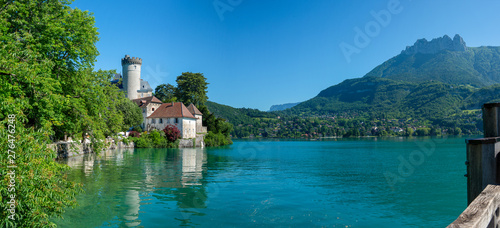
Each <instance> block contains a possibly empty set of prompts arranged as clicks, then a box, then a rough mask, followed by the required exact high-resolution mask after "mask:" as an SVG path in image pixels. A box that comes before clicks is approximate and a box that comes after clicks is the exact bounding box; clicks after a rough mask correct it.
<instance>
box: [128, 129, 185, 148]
mask: <svg viewBox="0 0 500 228" xmlns="http://www.w3.org/2000/svg"><path fill="white" fill-rule="evenodd" d="M130 139H131V140H132V141H134V143H135V147H137V148H176V147H178V146H179V141H178V140H176V141H173V142H169V141H168V140H167V139H166V138H165V136H164V133H163V131H156V130H153V131H151V132H150V133H149V134H146V133H143V134H142V135H141V137H140V138H133V137H132V138H130Z"/></svg>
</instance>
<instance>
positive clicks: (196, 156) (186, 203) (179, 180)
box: [58, 148, 207, 227]
mask: <svg viewBox="0 0 500 228" xmlns="http://www.w3.org/2000/svg"><path fill="white" fill-rule="evenodd" d="M61 162H62V163H65V164H67V165H68V166H70V167H72V168H73V169H72V171H71V172H70V173H69V174H68V176H69V178H71V179H72V180H74V181H76V182H80V183H84V189H85V193H84V194H81V195H80V196H79V197H78V202H79V204H80V205H82V204H83V205H84V207H81V206H79V207H77V208H74V209H69V210H68V212H67V213H71V214H86V216H93V218H94V219H93V221H92V222H93V224H88V223H85V222H82V224H81V226H80V227H95V226H103V225H106V226H107V225H118V226H119V227H136V226H140V225H141V208H142V207H147V206H148V205H152V204H165V203H167V202H173V203H174V205H176V208H178V210H179V220H182V221H185V223H186V224H188V223H189V219H188V217H189V216H186V214H188V215H189V214H195V213H196V208H205V207H206V199H207V194H206V187H205V186H204V181H203V179H204V176H205V175H206V171H207V153H206V150H205V149H202V148H183V149H135V150H134V149H121V150H108V151H103V152H102V153H101V154H99V155H82V156H77V157H71V158H68V159H66V160H62V161H61ZM167 204H169V203H167ZM169 205H170V204H169ZM71 217H75V215H72V216H71ZM82 220H83V218H82ZM58 224H60V225H61V226H64V225H65V223H64V221H59V223H58ZM71 224H72V227H79V226H78V225H76V226H75V221H72V223H71Z"/></svg>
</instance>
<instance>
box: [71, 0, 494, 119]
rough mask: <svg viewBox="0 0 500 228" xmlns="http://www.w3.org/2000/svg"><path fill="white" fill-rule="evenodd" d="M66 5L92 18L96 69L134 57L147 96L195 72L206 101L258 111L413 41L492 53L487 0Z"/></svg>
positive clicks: (93, 1) (124, 0) (358, 71)
mask: <svg viewBox="0 0 500 228" xmlns="http://www.w3.org/2000/svg"><path fill="white" fill-rule="evenodd" d="M216 6H217V7H216ZM72 7H73V8H75V7H76V8H79V9H82V10H88V11H91V12H93V13H94V16H95V21H96V27H98V31H99V33H100V35H99V37H100V41H99V42H98V43H97V47H98V50H99V52H100V55H99V57H98V58H97V63H96V66H95V67H96V69H104V70H109V69H116V70H117V71H118V72H121V65H120V59H121V58H123V57H124V55H125V54H128V55H131V56H134V57H140V58H142V59H143V65H142V78H143V79H145V80H147V81H149V83H150V85H151V87H153V89H154V88H155V87H156V86H157V85H159V84H161V83H170V84H173V85H175V79H176V77H177V76H179V75H180V74H181V73H182V72H186V71H190V72H201V73H203V74H204V75H205V77H206V78H207V81H208V82H209V83H210V85H209V87H208V97H209V100H211V101H214V102H217V103H221V104H225V105H230V106H233V107H238V108H240V107H247V108H257V109H260V110H264V111H265V110H268V109H269V107H270V106H271V105H273V104H283V103H291V102H300V101H305V100H308V99H310V98H313V97H314V96H316V95H317V94H318V93H319V92H320V91H321V90H323V89H326V88H327V87H329V86H332V85H335V84H337V83H340V82H342V81H343V80H345V79H349V78H357V77H362V76H363V75H365V74H366V73H367V72H369V71H370V70H371V69H373V68H374V67H376V66H377V65H379V64H381V63H383V62H384V61H385V60H387V59H389V58H391V57H393V56H395V55H397V54H399V53H400V52H401V50H403V49H404V48H405V47H406V46H408V45H412V44H413V43H414V42H415V41H416V40H417V39H420V38H426V39H428V40H431V39H433V38H436V37H442V36H443V35H449V36H450V37H452V38H453V36H454V35H455V34H460V35H461V36H462V37H463V38H464V40H465V42H466V43H467V46H469V47H477V46H500V29H499V28H500V27H499V21H500V14H499V13H498V10H499V9H500V1H493V0H488V1H465V0H456V1H430V0H429V1H423V0H418V1H417V0H399V1H397V0H383V1H359V0H349V1H347V0H345V1H333V0H332V1H330V0H315V1H305V0H304V1H298V0H190V1H188V0H162V1H129V0H120V1H112V0H106V1H97V0H75V1H74V3H73V4H72ZM374 15H375V16H374ZM377 15H378V16H377ZM356 31H361V33H359V32H356ZM360 34H361V35H360ZM360 37H361V38H360ZM363 37H364V38H365V39H362V38H363ZM356 39H357V40H356ZM341 47H344V48H345V47H349V48H348V49H342V48H341Z"/></svg>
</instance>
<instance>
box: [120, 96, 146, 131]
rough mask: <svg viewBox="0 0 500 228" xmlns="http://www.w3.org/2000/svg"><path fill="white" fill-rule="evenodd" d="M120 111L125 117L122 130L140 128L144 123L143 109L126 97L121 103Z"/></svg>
mask: <svg viewBox="0 0 500 228" xmlns="http://www.w3.org/2000/svg"><path fill="white" fill-rule="evenodd" d="M118 110H120V112H121V113H122V115H123V127H122V130H128V129H129V128H130V127H136V126H139V125H140V124H141V123H142V121H143V116H142V110H141V108H139V106H137V104H135V103H134V102H133V101H131V100H129V99H127V98H125V97H123V98H122V99H121V100H120V101H119V104H118ZM141 130H142V129H141Z"/></svg>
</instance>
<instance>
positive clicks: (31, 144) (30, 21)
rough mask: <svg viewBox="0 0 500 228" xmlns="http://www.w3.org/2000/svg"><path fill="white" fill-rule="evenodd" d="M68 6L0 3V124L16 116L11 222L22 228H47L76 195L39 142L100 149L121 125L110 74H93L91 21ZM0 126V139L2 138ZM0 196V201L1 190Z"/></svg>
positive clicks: (24, 1) (94, 34)
mask: <svg viewBox="0 0 500 228" xmlns="http://www.w3.org/2000/svg"><path fill="white" fill-rule="evenodd" d="M70 3H71V1H67V0H60V1H57V0H49V1H28V0H20V1H2V3H1V4H0V5H1V7H0V104H1V105H0V120H2V121H5V119H6V118H7V116H8V115H11V114H15V115H16V118H17V123H18V125H17V126H16V129H17V135H16V141H17V143H18V147H17V148H16V150H17V151H16V152H18V154H17V155H18V160H17V165H18V169H17V171H18V173H17V175H16V180H17V182H16V183H19V185H18V188H17V189H16V193H18V194H17V195H18V198H17V199H18V204H17V209H18V211H17V213H16V215H17V220H16V221H17V222H19V224H20V226H23V227H47V226H52V224H50V222H49V221H48V217H49V216H53V215H55V216H57V215H60V214H61V213H62V211H63V208H64V207H65V206H68V205H73V204H74V196H75V193H76V191H77V190H78V187H77V186H76V185H75V184H74V183H72V182H70V181H68V180H67V179H66V177H65V176H64V175H63V173H64V172H63V171H64V170H65V169H66V168H65V166H62V165H58V164H57V163H55V162H54V161H53V159H54V152H53V151H51V150H49V149H47V147H46V144H48V143H50V141H55V140H58V139H62V138H63V137H64V136H65V135H67V136H72V137H73V138H80V137H81V138H82V139H83V138H85V136H86V135H89V136H90V140H91V142H92V147H93V149H94V151H100V149H101V148H102V146H104V142H103V141H102V140H104V139H105V137H106V136H109V135H114V134H115V133H116V132H118V131H120V130H121V129H122V128H123V126H124V124H125V125H126V124H127V123H125V122H126V121H127V120H126V118H124V116H123V115H124V113H123V112H121V111H120V109H119V107H118V106H117V104H120V103H121V102H122V101H124V95H123V93H122V92H120V91H119V90H118V88H116V86H112V85H111V83H110V80H111V78H112V77H113V75H114V73H115V72H114V71H101V70H99V71H94V69H93V66H94V63H95V61H96V57H97V55H98V51H97V48H96V45H95V44H96V42H97V41H98V32H97V28H96V27H95V26H94V25H95V22H94V17H93V16H92V14H91V13H89V12H87V11H81V10H79V9H71V8H70V7H69V4H70ZM3 123H5V122H3ZM1 128H2V129H1V130H2V131H1V132H2V133H1V134H2V138H1V139H0V140H4V139H7V137H6V136H5V135H4V134H5V131H4V126H3V125H2V127H1ZM4 136H5V137H4ZM6 145H7V144H6V143H3V142H2V143H1V144H0V147H1V148H2V151H1V152H0V153H5V152H6V151H7V150H6ZM5 157H6V156H3V155H2V156H0V159H5ZM4 162H5V160H2V164H6V163H4ZM5 171H6V170H5V169H4V170H3V171H1V172H3V173H2V174H3V175H2V177H4V178H2V179H1V181H2V186H6V185H4V184H5V183H4V182H5V181H6V180H7V179H6V176H5V175H4V174H5ZM0 191H2V196H4V197H5V196H6V195H5V194H7V193H6V190H5V189H4V188H0ZM5 200H6V198H3V200H2V202H1V203H2V207H3V208H5V206H6V204H5V203H6V201H5ZM0 213H2V219H1V221H2V227H6V226H11V225H12V224H10V222H11V221H10V220H7V219H5V216H6V210H2V212H0Z"/></svg>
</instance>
